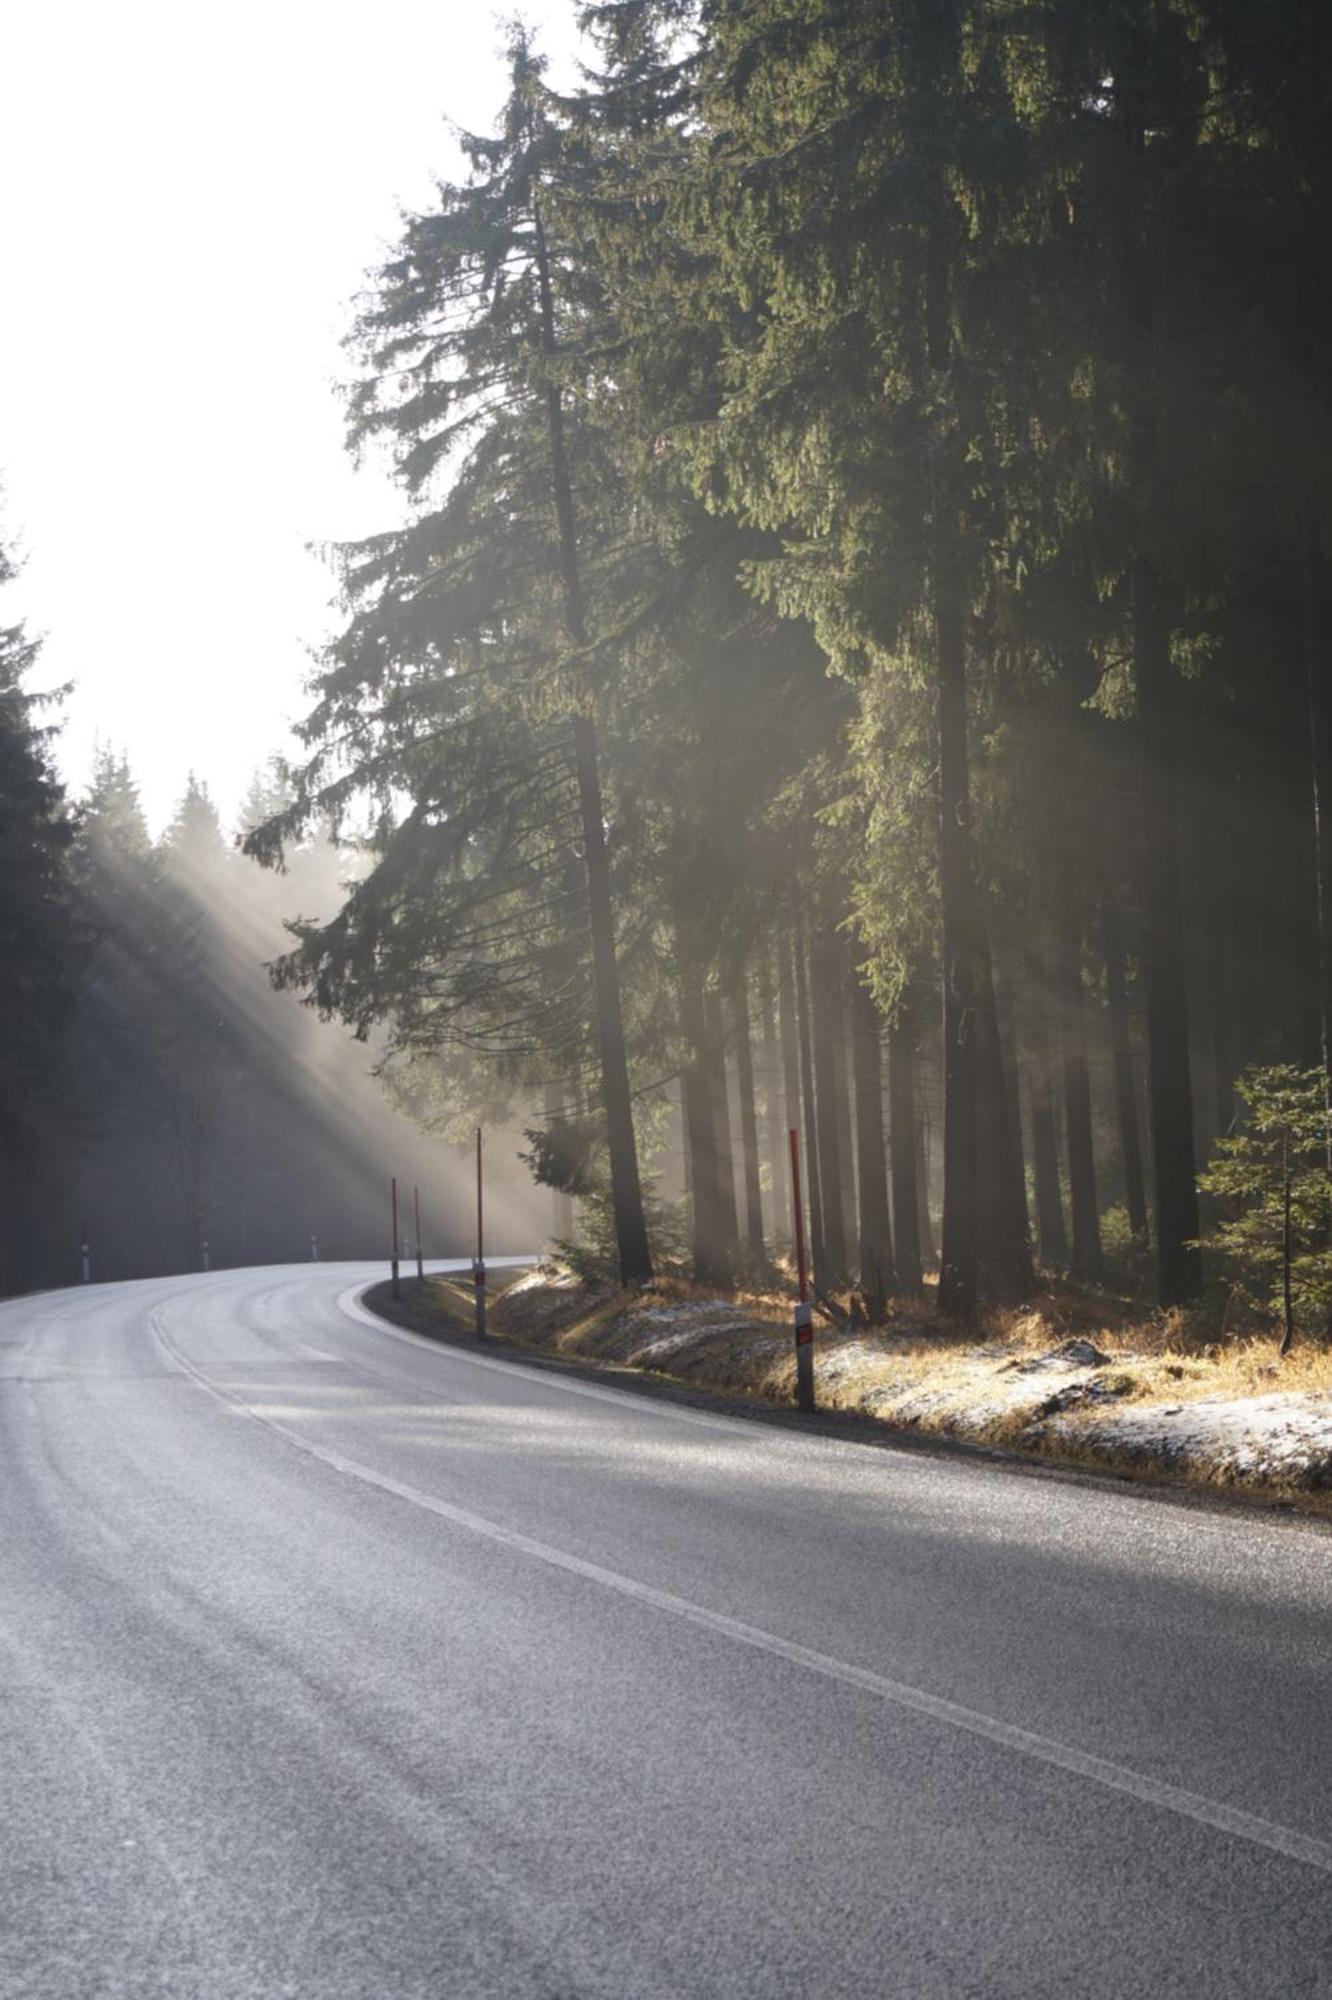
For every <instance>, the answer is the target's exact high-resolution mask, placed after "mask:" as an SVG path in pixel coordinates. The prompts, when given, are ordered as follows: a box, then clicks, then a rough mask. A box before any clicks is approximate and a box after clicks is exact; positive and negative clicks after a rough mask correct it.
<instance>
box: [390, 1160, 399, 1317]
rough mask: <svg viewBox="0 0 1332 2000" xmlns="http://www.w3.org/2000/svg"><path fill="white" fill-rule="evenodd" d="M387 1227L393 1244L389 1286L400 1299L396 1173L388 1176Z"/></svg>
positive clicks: (395, 1296) (394, 1295) (396, 1297)
mask: <svg viewBox="0 0 1332 2000" xmlns="http://www.w3.org/2000/svg"><path fill="white" fill-rule="evenodd" d="M389 1229H390V1231H391V1234H390V1236H389V1242H390V1243H391V1244H392V1246H393V1250H392V1257H391V1260H390V1261H391V1265H392V1270H393V1283H392V1285H391V1286H390V1290H391V1292H392V1295H393V1297H394V1298H395V1299H400V1298H401V1297H402V1280H401V1279H400V1278H399V1276H398V1176H397V1175H396V1174H393V1175H391V1176H390V1178H389Z"/></svg>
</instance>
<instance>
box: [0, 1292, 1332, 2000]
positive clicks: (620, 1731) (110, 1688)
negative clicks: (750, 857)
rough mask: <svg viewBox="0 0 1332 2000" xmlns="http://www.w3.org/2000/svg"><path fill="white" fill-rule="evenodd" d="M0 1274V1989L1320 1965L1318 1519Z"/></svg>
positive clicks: (1105, 1981)
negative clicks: (5, 1280)
mask: <svg viewBox="0 0 1332 2000" xmlns="http://www.w3.org/2000/svg"><path fill="white" fill-rule="evenodd" d="M372 1275H375V1274H372V1273H371V1272H370V1271H368V1270H365V1269H361V1268H359V1267H354V1266H333V1267H322V1268H318V1269H312V1268H311V1267H310V1266H308V1265H306V1266H293V1267H291V1268H287V1269H271V1270H256V1271H234V1272H221V1273H214V1274H212V1275H211V1276H208V1277H198V1278H180V1279H161V1280H154V1281H151V1282H143V1283H136V1284H128V1285H119V1286H103V1287H89V1288H88V1289H86V1290H82V1291H78V1292H62V1293H52V1294H48V1295H46V1296H43V1297H39V1298H32V1299H25V1300H19V1301H15V1302H12V1303H10V1304H8V1305H6V1306H4V1307H3V1308H0V1510H2V1513H0V1829H2V1832H0V1995H3V1996H4V2000H28V1996H39V1995H40V1996H42V1997H43V2000H47V1996H49V2000H84V1996H94V1995H96V1996H107V2000H119V1996H121V1995H127V1996H128V1995H134V1996H138V1995H144V1996H148V1995H152V1996H156V1997H157V2000H196V1997H197V2000H240V1996H245V2000H279V1996H299V2000H350V1996H356V2000H400V1996H413V2000H416V1996H419V1997H420V2000H466V1996H472V1995H477V1996H481V1995H487V1996H490V1995H493V1996H502V2000H519V1996H528V1995H532V1996H537V1995H539V1996H542V2000H581V1997H582V1996H585V1995H586V1996H591V1995H605V1996H613V2000H631V1996H639V1995H643V1996H648V1995H652V1996H672V2000H674V1997H675V1996H682V1995H724V1996H730V1995H753V1996H759V1997H760V2000H772V1996H778V1995H785V1994H792V1995H818V1996H822V1995H855V1996H867V1995H869V1996H873V1995H899V1994H900V1995H906V1996H911V2000H926V1996H936V1995H937V1996H945V1995H946V1996H959V1995H975V1996H978V2000H995V1996H1023V2000H1026V1996H1038V1995H1052V1996H1053V1995H1059V1996H1069V1995H1072V1996H1094V1995H1109V1994H1114V1995H1125V1996H1127V1995H1150V1996H1162V1995H1174V1994H1188V1995H1204V1994H1205V1995H1208V1996H1217V1995H1223V1994H1224V1995H1229V1994H1233V1995H1237V1996H1243V1997H1244V2000H1255V1996H1263V1995H1269V1994H1270V1995H1273V1996H1281V2000H1286V1996H1294V1995H1301V1994H1310V1995H1313V1994H1327V1993H1329V1992H1332V1800H1330V1799H1329V1776H1330V1775H1332V1772H1330V1770H1329V1762H1330V1760H1329V1734H1330V1731H1332V1646H1330V1644H1329V1639H1330V1635H1332V1620H1330V1619H1329V1613H1330V1612H1332V1561H1330V1560H1329V1557H1330V1556H1332V1539H1330V1538H1329V1536H1328V1534H1327V1532H1326V1531H1325V1530H1323V1529H1322V1528H1320V1527H1318V1526H1316V1525H1313V1524H1310V1523H1304V1522H1298V1521H1289V1520H1280V1519H1263V1518H1258V1517H1254V1516H1249V1515H1244V1514H1240V1513H1235V1514H1231V1515H1227V1514H1221V1513H1214V1512H1207V1511H1203V1510H1200V1509H1191V1508H1187V1507H1183V1506H1179V1505H1174V1504H1170V1503H1165V1502H1162V1501H1160V1500H1158V1499H1154V1498H1152V1497H1150V1496H1148V1495H1144V1494H1136V1493H1123V1492H1112V1491H1106V1490H1103V1489H1100V1488H1098V1487H1096V1486H1094V1485H1090V1484H1078V1483H1075V1482H1068V1481H1061V1480H1055V1479H1049V1478H1039V1477H1035V1476H1030V1475H1025V1474H1017V1473H1007V1472H1004V1471H1001V1470H997V1469H994V1468H993V1467H989V1466H985V1465H982V1464H978V1463H975V1462H971V1461H965V1460H959V1459H949V1458H945V1457H931V1456H929V1455H926V1454H923V1453H919V1452H897V1451H885V1450H875V1449H870V1448H867V1447H864V1446H857V1445H851V1444H843V1443H839V1442H834V1441H830V1440H826V1439H818V1438H805V1437H801V1436H798V1435H796V1434H793V1433H792V1432H789V1431H785V1430H782V1429H777V1428H771V1427H767V1426H764V1425H761V1424H758V1423H750V1422H746V1421H741V1420H733V1419H727V1418H723V1417H718V1416H713V1415H711V1414H706V1413H703V1412H700V1411H696V1410H693V1409H689V1408H683V1407H680V1406H677V1405H674V1404H671V1403H667V1402H663V1401H656V1400H651V1399H647V1398H644V1397H641V1396H638V1395H634V1394H631V1393H621V1392H618V1391H615V1390H608V1389H605V1388H601V1387H599V1386H597V1385H593V1384H587V1383H580V1382H576V1381H574V1382H571V1381H566V1380H564V1379H557V1378H554V1377H552V1376H551V1375H550V1374H549V1373H545V1372H540V1371H533V1370H527V1369H524V1368H522V1367H521V1366H511V1365H509V1364H506V1363H504V1362H502V1361H500V1360H497V1359H496V1358H495V1357H494V1356H484V1357H482V1356H473V1355H471V1354H460V1353H456V1352H453V1351H450V1350H441V1349H439V1348H435V1347H432V1346H430V1345H428V1344H427V1343H424V1342H420V1341H417V1340H415V1339H414V1338H413V1337H411V1336H410V1335H404V1334H400V1333H397V1332H395V1331H393V1330H392V1329H388V1328H385V1327H383V1326H382V1324H380V1323H379V1322H376V1321H372V1320H371V1319H370V1318H369V1317H368V1316H366V1315H364V1314H358V1311H357V1309H356V1308H355V1306H354V1304H353V1303H352V1302H351V1296H350V1295H351V1288H352V1287H353V1286H354V1285H356V1284H357V1283H359V1282H364V1281H365V1280H366V1279H368V1278H369V1277H370V1276H372Z"/></svg>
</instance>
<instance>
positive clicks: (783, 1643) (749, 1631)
mask: <svg viewBox="0 0 1332 2000" xmlns="http://www.w3.org/2000/svg"><path fill="white" fill-rule="evenodd" d="M148 1320H149V1325H150V1327H151V1329H152V1332H153V1335H154V1337H155V1339H156V1340H157V1343H158V1345H159V1347H160V1348H161V1350H162V1352H163V1354H164V1355H165V1357H166V1359H167V1361H168V1362H169V1364H170V1365H171V1366H172V1367H175V1368H177V1369H179V1370H180V1371H181V1373H183V1374H185V1375H188V1376H190V1377H191V1378H192V1379H193V1380H194V1381H195V1382H197V1383H198V1385H199V1387H200V1388H201V1389H203V1390H205V1391H206V1393H207V1394H208V1395H210V1396H212V1397H214V1398H215V1399H216V1400H217V1401H218V1402H220V1403H224V1404H225V1405H226V1406H227V1407H228V1408H229V1409H232V1410H235V1411H236V1412H237V1413H238V1414H239V1415H241V1416H245V1417H248V1418H249V1419H250V1421H251V1422H252V1423H256V1424H260V1425H262V1426H263V1428H264V1429H265V1430H270V1431H273V1432H274V1433H276V1435H277V1436H278V1437H280V1438H282V1439H284V1440H285V1442H286V1443H287V1444H289V1445H291V1446H293V1447H294V1449H295V1450H297V1451H301V1452H304V1453H306V1455H307V1456H308V1457H310V1458H315V1459H318V1460H319V1461H320V1462H321V1463H322V1464H324V1465H327V1466H330V1467H331V1468H332V1469H333V1471H335V1472H340V1473H342V1474H344V1475H345V1476H346V1477H347V1478H349V1479H356V1480H359V1481H360V1482H361V1483H362V1484H363V1485H366V1486H373V1487H377V1488H378V1489H379V1491H380V1492H381V1493H388V1494H391V1495H393V1497H394V1498H395V1499H398V1500H405V1501H407V1503H408V1504H409V1505H410V1506H413V1507H418V1508H420V1509H421V1510H422V1511H423V1512H425V1513H427V1514H434V1515H436V1516H437V1517H438V1518H439V1519H440V1520H442V1521H448V1522H450V1523H451V1524H452V1525H453V1526H454V1527H457V1528H463V1529H465V1530H466V1531H467V1532H468V1533H469V1534H472V1535H477V1536H480V1537H482V1538H483V1539H485V1540H486V1541H489V1542H494V1543H497V1544H498V1545H499V1546H500V1547H501V1548H506V1549H511V1550H512V1551H513V1552H514V1553H515V1554H517V1555H523V1556H528V1557H530V1558H531V1559H532V1560H533V1561H534V1562H539V1563H544V1564H545V1565H546V1567H547V1568H549V1569H555V1570H561V1571H563V1572H564V1574H565V1575H567V1576H576V1577H580V1578H582V1579H583V1580H584V1581H585V1582H587V1583H594V1584H597V1585H598V1586H599V1587H600V1588H601V1589H603V1590H610V1591H614V1592H615V1593H616V1594H617V1596H620V1597H626V1598H629V1599H631V1600H632V1601H633V1602H635V1603H637V1604H646V1605H650V1606H651V1607H652V1609H653V1610H656V1611H662V1612H665V1613H666V1614H667V1615H668V1616H670V1617H672V1618H679V1619H681V1620H683V1621H684V1622H685V1623H686V1624H689V1625H695V1626H698V1627H700V1628H701V1629H702V1630H703V1631H705V1632H714V1633H716V1634H717V1635H718V1636H719V1637H721V1638H724V1639H730V1640H732V1641H733V1642H734V1643H735V1644H737V1645H741V1646H748V1647H751V1648H753V1649H754V1650H755V1651H756V1652H761V1653H767V1654H769V1655H770V1656H771V1657H772V1658H774V1659H778V1660H786V1661H788V1662H790V1664H791V1665H793V1666H797V1667H804V1668H805V1669H807V1670H808V1671H809V1672H810V1673H815V1674H820V1675H822V1676H823V1678H824V1679H825V1680H831V1681H838V1682H840V1683H841V1684H842V1686H844V1687H851V1688H858V1689H860V1690H861V1691H862V1692H864V1693H866V1694H873V1695H877V1696H878V1697H879V1698H880V1699H881V1700H883V1701H887V1702H891V1703H892V1704H893V1705H894V1707H897V1708H901V1709H906V1710H907V1711H909V1712H910V1713H911V1714H914V1715H925V1716H929V1717H930V1718H931V1719H932V1720H933V1721H935V1722H942V1723H944V1724H946V1725H947V1726H949V1727H950V1728H953V1729H960V1730H964V1731H965V1732H966V1733H967V1734H968V1735H969V1736H976V1737H980V1738H981V1739H982V1740H983V1741H984V1742H987V1743H994V1744H998V1745H999V1746H1000V1747H1001V1748H1003V1749H1005V1750H1012V1751H1015V1752H1016V1753H1017V1754H1018V1755H1019V1756H1023V1757H1030V1758H1033V1759H1034V1760H1035V1761H1036V1762H1037V1763H1041V1764H1047V1765H1050V1766H1053V1768H1054V1769H1055V1770H1059V1771H1068V1772H1071V1773H1072V1774H1073V1776H1075V1777H1079V1778H1086V1779H1088V1780H1090V1781H1091V1782H1092V1783H1093V1784H1098V1785H1101V1786H1103V1787H1104V1788H1105V1789H1106V1790H1107V1791H1112V1792H1119V1793H1121V1794H1122V1795H1123V1796H1125V1797H1127V1798H1131V1799H1137V1800H1138V1801H1139V1802H1140V1803H1141V1804H1143V1805H1149V1806H1157V1807H1159V1808H1160V1809H1161V1810H1162V1811H1165V1812H1172V1813H1176V1814H1178V1815H1179V1816H1180V1817H1181V1818H1183V1819H1191V1820H1194V1821H1196V1823H1197V1824H1198V1825H1200V1826H1206V1827H1212V1828H1214V1829H1215V1830H1216V1831H1217V1832H1220V1833H1227V1834H1231V1835H1232V1836H1233V1837H1234V1838H1235V1839H1237V1840H1244V1841H1248V1842H1249V1843H1250V1844H1251V1845H1253V1846H1256V1847H1263V1848H1266V1849H1267V1850H1268V1851H1269V1852H1270V1853H1272V1854H1280V1855H1284V1856H1285V1857H1286V1858H1287V1859H1288V1860H1291V1861H1302V1862H1305V1863H1306V1864H1307V1865H1308V1866H1309V1867H1311V1868H1318V1869H1321V1870H1322V1872H1323V1873H1324V1874H1332V1845H1329V1844H1328V1843H1327V1842H1326V1841H1323V1840H1318V1839H1316V1838H1315V1837H1314V1836H1313V1835H1312V1834H1306V1833H1300V1832H1297V1831H1296V1829H1295V1828H1293V1827H1287V1826H1280V1825H1278V1824H1277V1823H1276V1822H1275V1821H1273V1820H1268V1819H1261V1818H1259V1817H1258V1816H1257V1815H1256V1814H1254V1813H1248V1812H1243V1811H1241V1810H1240V1809H1239V1808H1238V1807H1236V1806H1228V1805H1224V1804H1222V1803H1221V1802H1220V1801H1219V1800H1217V1799H1208V1798H1204V1797H1203V1796H1202V1795H1201V1794H1200V1793H1198V1792H1190V1791H1186V1790H1185V1789H1184V1788H1183V1787H1182V1786H1179V1785H1171V1784H1167V1783H1165V1782H1164V1781H1163V1780H1162V1779H1159V1778H1152V1777H1149V1776H1148V1775H1147V1774H1146V1773H1145V1772H1141V1771H1131V1770H1129V1769H1128V1768H1127V1767H1126V1766H1125V1765H1122V1764H1115V1763H1111V1762H1110V1761H1109V1759H1107V1758H1105V1757H1096V1756H1093V1755H1092V1754H1091V1753H1090V1752H1088V1751H1085V1750H1076V1749H1073V1748H1071V1747H1070V1746H1069V1745H1068V1744H1065V1743H1058V1742H1056V1741H1055V1740H1054V1739H1053V1738H1052V1737H1049V1736H1040V1735H1037V1734H1036V1732H1035V1731H1034V1730H1030V1729H1021V1728H1019V1727H1018V1726H1017V1725H1016V1724H1014V1723H1011V1722H1001V1721H1000V1720H999V1719H998V1718H997V1717H995V1716H991V1715H985V1714H982V1713H981V1711H980V1710H978V1709H974V1708H964V1707H963V1706H962V1705H961V1704H960V1703H959V1702H955V1701H948V1700H946V1699H945V1698H944V1697H943V1696H941V1695H934V1694H930V1693H928V1692H927V1691H926V1690H925V1689H924V1688H917V1687H912V1686H910V1685H909V1684H908V1683H907V1682H905V1681H895V1680H890V1679H889V1678H888V1677H887V1676H886V1675H884V1674H876V1673H874V1672H872V1671H871V1669H870V1668H868V1667H857V1666H854V1665H852V1663H851V1662H850V1661H848V1660H839V1659H836V1658H834V1657H833V1655H831V1654H829V1653H820V1652H816V1651H815V1650H814V1648H813V1647H811V1646H801V1645H798V1644H797V1643H796V1642H795V1641H794V1640H792V1639H783V1638H780V1637H779V1636H778V1635H777V1634H776V1633H775V1632H767V1631H764V1630H763V1629H762V1628H761V1627H759V1626H757V1625H746V1624H744V1623H743V1622H742V1621H741V1620H740V1619H738V1618H728V1617H727V1616H726V1614H725V1613H724V1612H721V1611H712V1610H709V1609H708V1607H707V1606H706V1605H703V1604H695V1603H694V1602H693V1600H692V1599H691V1598H687V1597H677V1596H675V1594H674V1593H673V1592H671V1591H668V1590H658V1589H656V1588H655V1586H654V1585H652V1584H649V1583H640V1582H639V1580H638V1579H637V1578H636V1577H632V1576H625V1575H623V1574H622V1573H621V1572H620V1571H619V1570H613V1569H607V1568H606V1567H605V1566H604V1565H603V1564H601V1563H595V1562H589V1561H588V1560H587V1559H586V1558H585V1557H583V1556H575V1555H570V1554H569V1553H568V1552H567V1551H566V1550H564V1549H557V1548H554V1547H553V1546H552V1545H551V1544H550V1543H549V1542H541V1541H538V1540H537V1539H536V1538H535V1537H534V1536H532V1535H524V1534H522V1533H521V1532H520V1531H519V1530H518V1529H516V1528H506V1527H504V1526H503V1525H502V1524H501V1523H500V1522H498V1521H491V1520H488V1519H487V1518H486V1516H485V1515H483V1514H474V1513H473V1512H472V1511H471V1509H470V1508H467V1507H458V1506H455V1505H454V1503H453V1502H452V1501H450V1500H441V1499H438V1498H437V1497H436V1496H435V1495H434V1494H433V1493H424V1492H422V1491H421V1489H420V1488H419V1487H416V1486H409V1485H407V1484H406V1483H405V1482H404V1481H403V1480H401V1479H394V1478H393V1477H392V1476H391V1475H390V1474H388V1473H384V1472H376V1471H375V1470H374V1468H373V1467H372V1466H368V1465H362V1464H361V1463H360V1461H359V1460H357V1459H353V1458H347V1457H345V1456H344V1455H343V1453H341V1452H339V1451H333V1450H331V1449H330V1448H329V1447H328V1446H327V1445H321V1444H316V1443H315V1442H314V1441H313V1439H311V1438H306V1437H302V1436H300V1435H299V1433H298V1432H296V1431H292V1430H288V1428H287V1426H286V1425H285V1424H281V1423H278V1422H276V1421H275V1420H274V1419H273V1418H272V1417H267V1416H261V1415H260V1414H259V1413H258V1411H256V1410H254V1409H252V1408H250V1407H249V1406H248V1405H247V1404H246V1403H245V1402H243V1401H242V1400H241V1399H240V1398H239V1397H237V1396H233V1395H231V1394H230V1393H229V1392H228V1391H227V1390H225V1389H223V1388H221V1387H219V1386H218V1384H217V1383H215V1382H212V1381H210V1380H209V1378H208V1377H207V1376H206V1375H204V1374H203V1373H201V1371H200V1370H199V1369H198V1368H196V1367H195V1366H194V1364H193V1362H191V1361H188V1360H186V1358H185V1356H184V1355H183V1354H181V1353H180V1351H179V1349H178V1348H177V1347H176V1346H175V1344H174V1343H173V1342H172V1340H171V1339H170V1338H169V1336H168V1334H167V1333H166V1330H165V1328H164V1326H163V1325H162V1321H161V1317H160V1312H159V1310H158V1309H157V1308H154V1310H153V1311H152V1312H150V1313H149V1315H148ZM478 1358H479V1357H476V1356H469V1357H468V1359H478ZM489 1365H490V1366H492V1367H497V1368H498V1367H503V1366H504V1364H503V1363H501V1362H498V1361H493V1362H490V1363H489ZM515 1372H517V1373H519V1374H521V1373H522V1372H523V1371H522V1370H521V1369H517V1370H515ZM579 1386H590V1385H579Z"/></svg>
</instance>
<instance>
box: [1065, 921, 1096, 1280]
mask: <svg viewBox="0 0 1332 2000" xmlns="http://www.w3.org/2000/svg"><path fill="white" fill-rule="evenodd" d="M1057 963H1058V966H1059V996H1060V1003H1061V1004H1060V1009H1059V1024H1060V1041H1061V1044H1062V1047H1063V1070H1064V1131H1065V1136H1066V1139H1067V1143H1068V1192H1069V1207H1070V1209H1071V1210H1072V1214H1073V1257H1072V1263H1071V1268H1072V1270H1073V1272H1074V1274H1075V1275H1076V1276H1077V1277H1080V1278H1099V1277H1100V1276H1101V1271H1102V1262H1101V1216H1100V1207H1099V1204H1098V1201H1097V1194H1096V1155H1095V1152H1094V1150H1093V1140H1092V1107H1091V1076H1090V1073H1089V1071H1088V1068H1087V1001H1086V993H1085V990H1084V988H1083V984H1082V933H1081V929H1080V927H1079V925H1078V923H1077V921H1076V919H1072V920H1068V919H1066V920H1065V922H1064V925H1063V931H1062V935H1061V937H1060V940H1059V951H1058V957H1057Z"/></svg>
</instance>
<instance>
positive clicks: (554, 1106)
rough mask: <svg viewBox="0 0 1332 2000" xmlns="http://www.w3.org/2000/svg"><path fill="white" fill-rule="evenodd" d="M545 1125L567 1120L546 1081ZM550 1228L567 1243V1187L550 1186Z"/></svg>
mask: <svg viewBox="0 0 1332 2000" xmlns="http://www.w3.org/2000/svg"><path fill="white" fill-rule="evenodd" d="M545 1107H546V1125H547V1127H550V1126H551V1125H557V1124H559V1123H561V1122H567V1120H568V1110H567V1107H566V1106H564V1105H562V1104H561V1103H560V1101H559V1097H558V1093H557V1092H556V1089H555V1086H554V1084H551V1083H548V1084H547V1085H546V1091H545ZM550 1193H551V1230H552V1233H553V1235H554V1238H555V1241H556V1242H557V1243H567V1242H569V1240H570V1238H571V1237H572V1236H573V1227H574V1212H573V1196H572V1195H571V1194H570V1193H569V1190H568V1189H567V1188H552V1189H551V1191H550Z"/></svg>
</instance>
